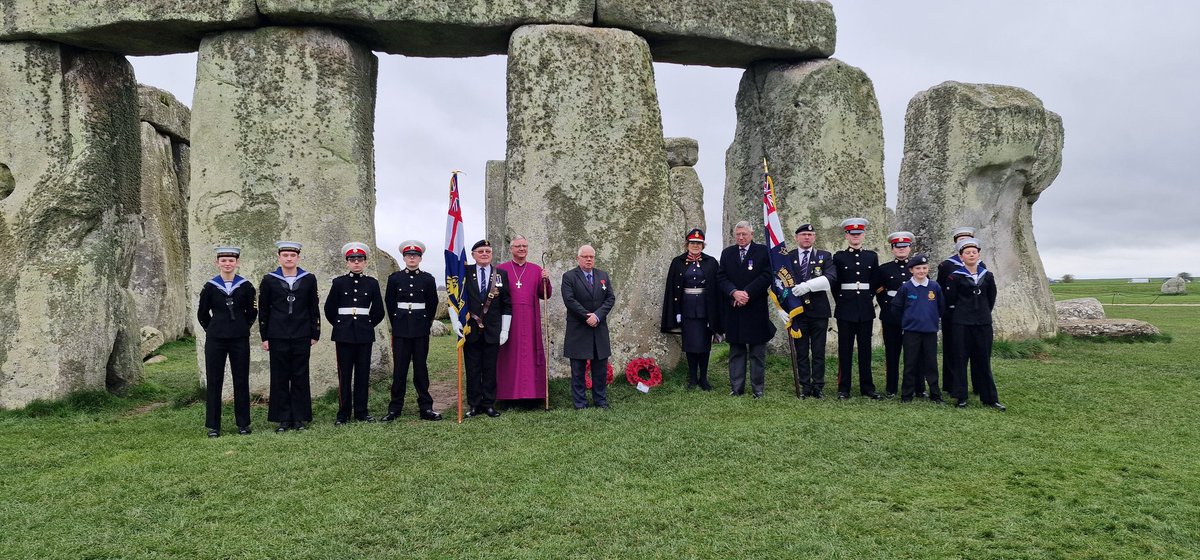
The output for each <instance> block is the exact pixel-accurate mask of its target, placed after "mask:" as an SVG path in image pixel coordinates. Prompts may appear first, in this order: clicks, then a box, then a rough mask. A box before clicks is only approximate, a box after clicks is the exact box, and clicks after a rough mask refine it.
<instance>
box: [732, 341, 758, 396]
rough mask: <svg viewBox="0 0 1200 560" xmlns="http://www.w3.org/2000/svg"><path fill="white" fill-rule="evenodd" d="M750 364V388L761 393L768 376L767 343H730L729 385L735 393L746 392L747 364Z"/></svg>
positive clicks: (755, 392)
mask: <svg viewBox="0 0 1200 560" xmlns="http://www.w3.org/2000/svg"><path fill="white" fill-rule="evenodd" d="M747 364H749V366H750V390H751V391H753V392H754V394H755V395H761V394H762V392H763V388H764V386H765V385H766V378H767V375H766V374H767V345H766V343H763V344H737V343H734V342H730V343H729V387H730V389H732V390H733V393H734V394H735V395H740V394H742V393H744V392H746V366H747Z"/></svg>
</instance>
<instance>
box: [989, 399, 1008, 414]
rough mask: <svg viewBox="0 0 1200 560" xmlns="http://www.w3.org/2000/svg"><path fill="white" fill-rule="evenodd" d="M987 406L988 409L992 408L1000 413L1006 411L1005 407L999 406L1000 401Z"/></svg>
mask: <svg viewBox="0 0 1200 560" xmlns="http://www.w3.org/2000/svg"><path fill="white" fill-rule="evenodd" d="M988 406H990V407H992V408H994V409H996V410H999V411H1000V412H1004V411H1005V410H1008V409H1007V408H1005V407H1004V405H1002V404H1000V401H996V402H994V403H991V404H989V405H988Z"/></svg>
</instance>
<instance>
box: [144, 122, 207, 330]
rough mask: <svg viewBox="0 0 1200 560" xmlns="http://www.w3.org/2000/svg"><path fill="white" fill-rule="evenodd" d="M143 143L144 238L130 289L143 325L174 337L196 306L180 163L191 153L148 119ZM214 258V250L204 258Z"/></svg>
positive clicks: (188, 321)
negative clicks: (191, 297) (191, 287)
mask: <svg viewBox="0 0 1200 560" xmlns="http://www.w3.org/2000/svg"><path fill="white" fill-rule="evenodd" d="M141 146H142V166H141V209H142V213H141V236H140V238H139V239H138V248H137V252H136V253H135V254H134V262H133V273H132V275H131V277H130V283H129V288H130V290H131V291H132V292H133V299H134V302H135V304H136V306H137V318H138V324H139V325H141V326H150V327H154V328H155V329H156V330H158V331H159V332H160V333H161V334H162V336H163V337H165V338H166V339H167V340H175V339H178V338H180V337H182V336H184V335H186V334H188V332H190V330H191V325H192V321H193V319H192V314H193V312H194V309H195V306H194V304H192V303H191V302H190V301H189V299H188V289H187V284H188V268H189V267H188V252H189V249H188V245H187V216H186V215H185V210H186V206H187V191H186V190H185V189H186V186H187V178H186V177H183V178H181V177H180V175H179V173H180V169H181V168H182V162H180V161H178V158H179V157H181V156H184V155H185V154H186V152H185V151H183V150H181V149H179V148H180V146H178V145H175V144H173V143H172V142H171V138H170V137H169V136H166V135H163V134H160V133H159V131H158V130H157V129H156V128H155V127H154V126H151V124H150V123H147V122H144V121H143V122H142V123H141ZM212 260H213V256H212V254H209V255H208V258H206V259H205V262H209V263H211V262H212Z"/></svg>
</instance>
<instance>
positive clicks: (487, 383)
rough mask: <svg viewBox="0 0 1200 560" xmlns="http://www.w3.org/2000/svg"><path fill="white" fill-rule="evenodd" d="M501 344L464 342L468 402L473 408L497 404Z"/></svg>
mask: <svg viewBox="0 0 1200 560" xmlns="http://www.w3.org/2000/svg"><path fill="white" fill-rule="evenodd" d="M499 355H500V344H498V343H497V344H492V343H488V342H485V341H484V339H483V336H482V335H481V336H480V337H479V338H478V339H477V340H475V341H471V340H467V342H466V344H463V362H465V366H466V370H467V404H469V405H470V406H471V408H472V409H476V408H490V407H493V406H496V358H497V357H498V356H499Z"/></svg>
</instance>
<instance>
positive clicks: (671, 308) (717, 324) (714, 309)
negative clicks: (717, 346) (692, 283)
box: [659, 253, 725, 334]
mask: <svg viewBox="0 0 1200 560" xmlns="http://www.w3.org/2000/svg"><path fill="white" fill-rule="evenodd" d="M719 268H720V266H719V265H717V259H714V258H712V257H711V256H709V255H701V257H700V272H702V273H704V290H705V291H704V311H705V313H704V314H705V318H706V319H708V330H710V331H712V332H714V333H718V334H720V333H724V332H725V329H724V328H723V327H722V326H721V289H720V286H719V285H718V283H717V269H719ZM686 269H687V253H684V254H682V255H679V256H677V257H675V258H674V259H671V266H670V268H668V269H667V286H666V289H665V290H663V304H662V320H661V321H660V323H659V329H660V330H661V331H662V332H665V333H672V334H680V333H681V332H682V326H681V325H680V324H679V321H676V320H675V316H676V315H681V314H683V310H682V309H681V308H680V306H681V304H682V302H683V272H684V270H686Z"/></svg>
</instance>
